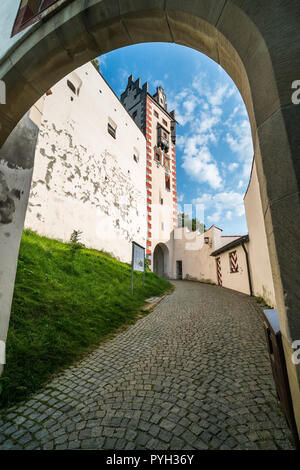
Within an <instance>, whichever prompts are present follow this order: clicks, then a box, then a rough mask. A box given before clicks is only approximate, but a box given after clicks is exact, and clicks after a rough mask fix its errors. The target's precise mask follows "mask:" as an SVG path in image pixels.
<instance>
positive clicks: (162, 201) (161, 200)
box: [160, 197, 164, 205]
mask: <svg viewBox="0 0 300 470" xmlns="http://www.w3.org/2000/svg"><path fill="white" fill-rule="evenodd" d="M160 203H161V205H163V203H164V200H163V198H162V197H161V198H160Z"/></svg>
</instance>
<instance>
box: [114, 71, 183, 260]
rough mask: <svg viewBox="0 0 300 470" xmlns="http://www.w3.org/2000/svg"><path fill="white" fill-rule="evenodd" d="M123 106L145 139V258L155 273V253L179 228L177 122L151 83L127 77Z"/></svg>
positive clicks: (165, 99)
mask: <svg viewBox="0 0 300 470" xmlns="http://www.w3.org/2000/svg"><path fill="white" fill-rule="evenodd" d="M121 102H122V103H123V105H124V107H125V108H126V110H127V111H128V112H129V114H130V115H131V117H132V119H134V121H135V122H136V124H137V125H138V126H139V127H140V129H141V130H142V131H143V133H144V135H145V137H146V159H147V162H146V191H147V224H148V229H147V247H146V256H147V259H148V261H149V265H150V266H152V269H153V252H154V249H155V247H156V246H157V245H158V244H159V243H167V242H168V241H169V240H170V236H171V233H172V231H173V229H174V228H175V227H177V185H176V150H175V145H176V120H175V111H171V112H170V113H169V112H168V107H167V98H166V94H165V92H164V89H163V88H162V87H161V86H159V87H157V89H156V93H155V94H154V95H151V94H150V93H149V86H148V83H147V82H146V83H144V85H143V86H142V87H141V79H140V78H138V79H137V80H136V81H134V80H133V76H132V75H130V76H129V77H128V84H127V87H126V90H125V91H124V92H123V93H122V94H121Z"/></svg>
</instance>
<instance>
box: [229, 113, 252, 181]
mask: <svg viewBox="0 0 300 470" xmlns="http://www.w3.org/2000/svg"><path fill="white" fill-rule="evenodd" d="M225 140H226V142H227V144H228V145H229V147H230V149H231V151H232V152H233V153H235V154H236V155H237V156H238V160H239V161H240V162H241V163H242V165H243V171H242V175H241V176H242V178H243V179H245V180H248V179H249V177H250V171H251V166H252V159H253V142H252V136H251V129H250V124H249V121H248V120H247V119H243V120H239V121H237V122H235V123H234V124H231V125H230V132H227V134H226V137H225Z"/></svg>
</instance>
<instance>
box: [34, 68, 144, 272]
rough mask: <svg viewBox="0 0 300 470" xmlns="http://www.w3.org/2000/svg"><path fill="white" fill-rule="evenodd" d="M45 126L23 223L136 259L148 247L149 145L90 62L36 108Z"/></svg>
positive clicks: (37, 119) (123, 258)
mask: <svg viewBox="0 0 300 470" xmlns="http://www.w3.org/2000/svg"><path fill="white" fill-rule="evenodd" d="M30 116H31V119H34V121H35V122H36V123H37V126H38V127H39V136H38V141H37V145H36V149H35V164H34V171H33V177H32V183H31V188H30V196H29V203H28V209H27V214H26V220H25V226H26V227H27V228H30V229H32V230H34V231H36V232H38V233H39V234H41V235H45V236H47V237H50V238H55V239H59V240H62V241H64V242H67V241H69V240H70V236H71V234H72V232H73V230H80V231H81V232H82V238H81V241H82V242H83V243H84V244H85V245H86V246H87V247H89V248H95V249H98V250H104V251H106V252H109V253H111V254H112V255H113V256H115V257H116V258H118V259H120V260H121V261H124V262H128V263H130V262H131V250H132V246H131V242H132V241H135V242H137V243H139V244H140V245H142V246H145V245H146V230H147V213H146V140H145V136H144V134H143V133H142V132H141V130H140V129H139V127H138V126H137V125H136V124H135V123H134V122H133V120H132V119H131V116H130V115H129V114H128V112H127V111H126V110H125V109H124V107H123V106H122V104H121V103H120V101H119V99H118V97H117V96H116V95H115V93H114V92H113V90H112V89H111V88H110V86H109V85H108V83H107V82H106V81H105V80H104V78H103V77H102V75H101V74H100V73H99V72H98V71H97V70H96V68H95V67H94V66H93V65H92V64H91V63H87V64H85V65H84V66H82V67H80V68H78V69H76V70H74V72H72V73H70V74H69V75H67V76H66V77H64V78H63V79H62V80H60V81H59V82H58V83H57V84H56V85H54V86H53V87H52V88H51V90H49V91H48V92H47V93H46V94H45V95H44V96H43V97H42V98H41V99H40V100H39V101H38V102H37V103H36V104H35V106H33V108H32V109H31V113H30Z"/></svg>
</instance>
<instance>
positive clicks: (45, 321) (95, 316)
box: [0, 230, 171, 407]
mask: <svg viewBox="0 0 300 470" xmlns="http://www.w3.org/2000/svg"><path fill="white" fill-rule="evenodd" d="M134 277H135V289H134V295H131V292H130V280H131V267H130V265H128V264H124V263H121V262H119V261H117V260H116V259H114V258H112V257H111V256H110V255H108V254H105V253H102V252H99V251H96V250H88V249H86V248H82V249H81V250H79V251H77V252H76V255H75V257H74V260H73V261H72V256H71V252H70V245H68V244H64V243H61V242H58V241H55V240H49V239H48V238H45V237H40V236H38V235H37V234H35V233H33V232H30V231H28V230H25V231H24V233H23V237H22V243H21V248H20V254H19V262H18V270H17V277H16V285H15V292H14V299H13V304H12V314H11V320H10V327H9V332H8V339H7V365H6V367H5V371H4V375H3V376H2V377H1V378H0V390H1V394H0V406H1V407H6V406H8V405H11V404H13V403H15V402H17V401H20V400H22V399H24V398H25V397H27V396H28V395H29V394H31V393H32V392H34V391H36V390H38V389H39V388H41V387H42V386H43V385H44V384H45V383H47V381H49V379H50V378H51V377H52V376H53V374H55V373H57V372H58V371H60V370H61V369H62V368H64V367H66V366H68V365H70V364H71V363H73V362H74V361H75V360H77V359H79V358H81V357H82V356H83V355H84V354H86V353H87V352H89V351H91V350H92V349H93V348H95V347H96V346H97V345H98V344H100V342H101V341H103V340H104V339H105V338H107V337H108V336H109V335H111V334H112V333H114V332H116V331H117V330H118V329H119V328H120V327H122V326H124V325H128V324H131V323H133V322H134V321H136V318H137V316H138V315H139V314H140V311H141V307H142V306H143V305H144V300H145V299H146V298H148V297H151V296H159V295H161V294H163V293H164V292H166V291H167V290H170V289H171V284H170V283H169V282H168V281H166V280H164V279H161V278H160V277H158V276H157V275H156V274H154V273H151V272H147V273H146V285H145V289H144V288H143V286H142V273H135V274H134Z"/></svg>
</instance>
